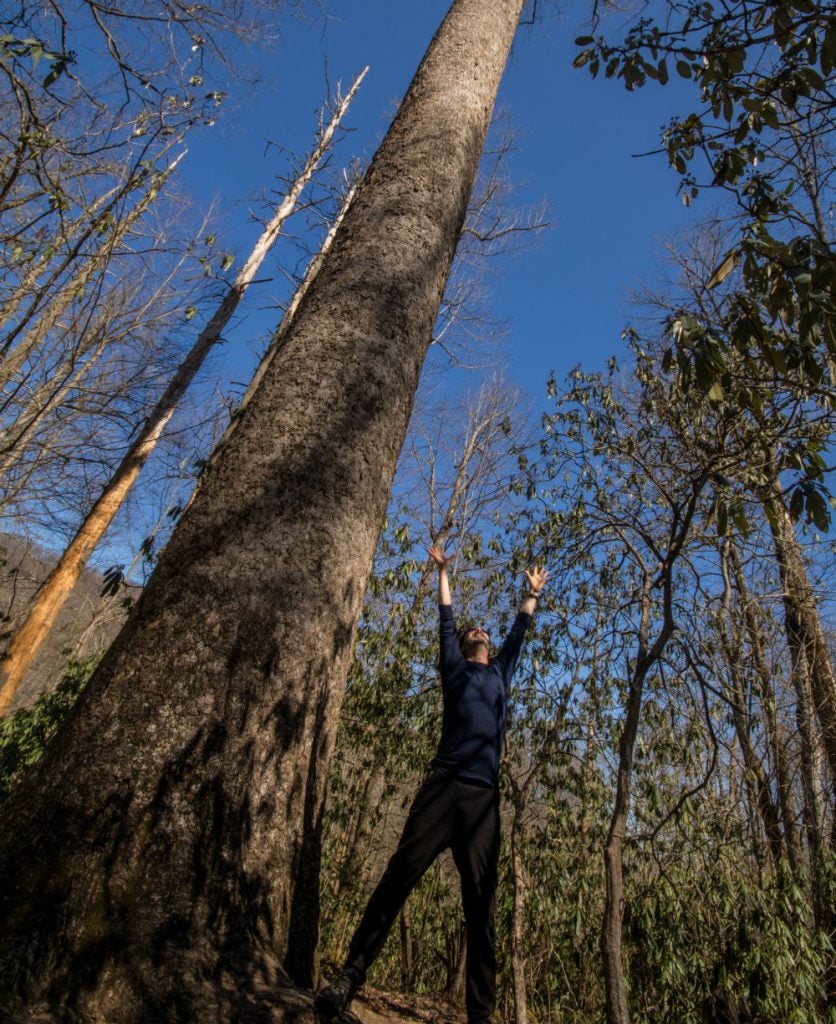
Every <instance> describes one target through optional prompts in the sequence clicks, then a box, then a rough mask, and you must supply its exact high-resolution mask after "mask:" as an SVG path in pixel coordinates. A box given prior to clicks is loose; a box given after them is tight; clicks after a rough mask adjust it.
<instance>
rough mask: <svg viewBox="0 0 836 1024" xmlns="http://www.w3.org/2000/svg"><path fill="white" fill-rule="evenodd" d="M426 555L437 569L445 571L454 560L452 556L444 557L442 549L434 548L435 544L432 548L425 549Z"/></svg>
mask: <svg viewBox="0 0 836 1024" xmlns="http://www.w3.org/2000/svg"><path fill="white" fill-rule="evenodd" d="M427 554H428V555H429V556H430V558H431V559H432V560H433V561H434V562H435V564H436V565H437V566H438V568H439V569H446V568H447V566H448V565H449V564H450V563H451V562H452V561H453V558H454V555H445V554H444V548H438V547H436V546H435V544H433V546H432V547H430V548H427Z"/></svg>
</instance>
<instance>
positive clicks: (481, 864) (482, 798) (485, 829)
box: [345, 771, 499, 1022]
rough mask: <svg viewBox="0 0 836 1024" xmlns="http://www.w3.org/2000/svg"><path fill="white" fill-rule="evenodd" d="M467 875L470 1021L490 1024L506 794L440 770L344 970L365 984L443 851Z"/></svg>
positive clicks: (424, 790) (423, 794)
mask: <svg viewBox="0 0 836 1024" xmlns="http://www.w3.org/2000/svg"><path fill="white" fill-rule="evenodd" d="M448 846H449V847H450V849H451V851H452V853H453V859H454V861H455V863H456V867H457V868H458V871H459V875H460V876H461V883H462V902H463V904H464V918H465V925H466V928H467V1017H468V1020H469V1021H471V1022H475V1021H482V1020H486V1019H487V1018H488V1017H490V1015H491V1014H492V1013H493V1011H494V1007H495V1006H496V951H495V946H496V932H495V929H494V904H495V894H496V867H497V860H498V858H499V795H498V792H497V791H496V790H495V789H489V788H487V787H485V786H478V785H474V784H473V783H469V782H461V781H459V780H458V779H454V778H449V777H447V776H445V775H444V774H443V773H442V772H440V771H434V772H432V773H431V774H430V776H429V777H428V778H427V780H426V782H425V783H424V784H423V786H422V787H421V789H420V790H419V791H418V794H417V796H416V797H415V800H414V801H413V803H412V807H411V809H410V811H409V817H408V818H407V820H406V825H405V826H404V830H403V835H402V836H401V841H400V842H399V843H398V848H397V850H395V852H394V854H393V855H392V859H391V860H390V861H389V865H388V867H387V868H386V871H385V872H384V875H383V878H381V880H380V882H379V883H378V885H377V888H376V889H375V891H374V892H373V893H372V897H371V899H370V900H369V903H368V906H367V907H366V912H365V913H364V914H363V918H362V920H361V921H360V925H359V927H358V928H357V931H356V932H355V933H354V938H353V939H352V940H351V945H350V946H349V949H348V958H347V959H346V962H345V970H346V971H349V972H351V973H352V974H353V975H354V977H355V978H356V979H357V981H358V983H359V984H362V983H363V982H364V981H365V979H366V972H367V971H368V969H369V968H370V967H371V965H372V963H373V962H374V960H375V958H376V957H377V955H378V953H379V952H380V950H381V949H382V948H383V943H384V942H385V941H386V936H387V935H388V934H389V929H390V928H391V927H392V924H393V922H394V920H395V918H396V917H397V915H398V911H399V910H400V909H401V907H402V906H403V904H404V901H405V900H406V898H407V896H408V895H409V894H410V892H412V890H413V889H414V888H415V886H416V885H417V884H418V882H419V880H420V879H421V876H422V875H423V874H424V872H425V871H426V870H427V868H428V867H429V866H430V864H432V862H433V861H434V860H435V858H436V857H437V856H438V855H439V854H440V853H441V851H442V850H444V849H446V848H447V847H448Z"/></svg>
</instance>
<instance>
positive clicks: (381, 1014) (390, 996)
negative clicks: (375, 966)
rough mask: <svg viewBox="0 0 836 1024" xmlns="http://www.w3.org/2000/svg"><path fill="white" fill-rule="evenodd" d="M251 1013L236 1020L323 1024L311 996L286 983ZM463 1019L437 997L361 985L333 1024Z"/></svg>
mask: <svg viewBox="0 0 836 1024" xmlns="http://www.w3.org/2000/svg"><path fill="white" fill-rule="evenodd" d="M252 1011H253V1012H252V1013H251V1015H250V1014H246V1015H244V1016H241V1017H240V1018H239V1021H240V1022H241V1024H245V1022H246V1024H324V1021H323V1018H321V1017H319V1016H318V1015H317V1014H316V1013H315V1012H314V1008H313V995H312V993H311V992H309V991H307V990H305V989H300V988H297V987H296V986H294V985H293V984H291V983H289V982H288V983H287V984H284V985H282V984H279V985H276V986H274V987H272V989H271V991H270V994H269V997H268V998H267V999H265V1001H264V1003H262V1004H261V1005H260V1006H258V1007H256V1006H252ZM463 1017H464V1015H463V1014H460V1013H457V1012H456V1010H455V1009H454V1008H453V1007H452V1006H450V1004H449V1003H447V1002H445V1001H444V1000H443V999H441V998H439V997H433V996H416V995H400V994H398V993H393V992H379V991H377V990H376V989H372V988H369V987H368V986H367V985H364V986H363V989H362V990H361V992H360V993H359V994H358V995H357V996H355V998H354V1000H353V1002H352V1003H351V1009H350V1010H349V1011H346V1012H345V1013H342V1014H341V1015H340V1016H339V1017H338V1018H336V1020H335V1022H334V1024H461V1022H462V1020H463ZM236 1024H238V1021H236Z"/></svg>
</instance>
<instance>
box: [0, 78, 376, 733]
mask: <svg viewBox="0 0 836 1024" xmlns="http://www.w3.org/2000/svg"><path fill="white" fill-rule="evenodd" d="M367 70H368V69H365V70H364V71H363V72H361V74H360V75H359V76H358V77H357V79H356V80H355V81H354V84H353V85H352V87H351V89H350V90H349V91H348V93H347V94H346V95H345V96H344V97H340V96H338V97H337V99H336V101H335V105H334V111H333V116H332V117H331V120H330V122H329V123H328V124H327V125H323V126H322V127H321V129H320V132H319V135H318V138H317V140H316V144H315V146H314V148H313V150H312V152H311V154H310V155H309V157H308V158H307V160H306V161H305V165H304V167H303V169H302V171H301V173H300V174H299V176H298V177H297V178H296V180H295V181H294V182H293V184H292V186H291V188H290V190H289V191H288V193H287V195H286V196H285V198H284V200H283V201H282V202H281V203H280V204H279V206H278V207H277V208H276V210H275V212H274V214H273V216H272V217H271V219H270V221H269V223H268V224H267V226H266V227H265V228H264V230H263V231H262V233H261V236H260V238H259V239H258V241H257V242H256V244H255V246H254V247H253V249H252V252H251V253H250V255H249V257H248V258H247V260H246V261H245V263H244V265H243V266H242V267H241V269H240V270H239V271H238V273H237V274H236V276H235V280H234V281H233V283H232V285H231V286H230V288H229V290H228V291H227V293H226V295H225V296H224V297H223V299H222V300H221V303H220V305H219V306H218V307H217V309H216V310H215V312H214V313H213V314H212V316H211V317H210V319H209V322H208V323H207V325H206V327H204V329H203V330H202V331H201V332H200V334H199V335H198V337H197V340H196V341H195V343H194V345H193V346H192V348H191V349H190V350H189V352H188V354H187V355H186V357H185V359H184V360H183V362H182V363H181V364H180V366H179V367H178V368H177V371H176V372H175V374H174V376H173V377H172V379H171V381H170V383H169V385H168V387H167V388H166V389H165V391H164V392H163V394H162V396H161V397H160V399H159V401H158V402H157V403H156V405H155V406H154V408H153V409H152V410H151V411H150V413H149V414H148V418H147V419H146V421H145V424H144V426H143V427H142V429H141V430H140V431H139V433H138V434H137V436H136V438H135V440H134V441H133V443H132V444H131V447H130V448H129V450H128V451H127V452H126V453H125V455H124V457H123V459H122V461H121V462H120V464H119V466H118V467H117V469H116V471H115V473H114V474H113V476H112V477H111V478H110V480H109V481H108V482H107V484H106V485H105V487H104V489H103V491H102V493H101V495H100V497H99V498H98V500H97V501H96V503H95V504H94V505H93V507H92V509H91V510H90V512H89V513H88V514H87V515H86V516H85V518H84V521H83V522H82V523H81V525H80V526H79V528H78V531H77V532H76V535H75V537H73V539H72V541H71V542H70V544H69V545H68V546H67V548H66V550H65V551H64V553H63V555H62V556H61V558H60V559H59V561H58V564H57V565H56V566H55V568H54V570H53V571H52V572H51V573H50V575H49V577H48V578H47V579H46V580H45V581H44V583H43V585H42V586H41V587H40V589H39V590H38V593H37V595H36V596H35V599H34V601H33V603H32V605H31V607H30V608H29V611H28V613H27V615H26V618H25V619H24V620H23V622H22V623H21V624H20V626H19V628H18V630H17V632H16V634H15V636H14V638H13V639H12V641H11V643H10V644H9V646H8V648H7V649H6V653H5V655H4V658H3V662H2V666H0V684H2V689H1V690H0V715H2V714H4V713H5V712H6V711H7V709H8V708H9V706H10V705H11V702H12V700H13V698H14V695H15V692H16V691H17V688H18V687H19V686H20V683H21V681H22V680H23V677H24V675H25V673H26V670H27V668H28V667H29V665H30V664H31V663H32V660H33V658H34V657H35V656H36V654H37V652H38V649H39V648H40V645H41V644H42V643H43V641H44V639H45V638H46V636H47V634H48V633H49V630H50V627H51V625H52V623H53V622H54V621H55V617H56V615H57V614H58V612H59V611H60V609H61V606H62V605H63V603H64V601H65V600H66V598H67V595H68V594H69V592H70V590H71V589H72V587H73V585H74V584H75V582H76V580H77V579H78V577H79V575H80V574H81V572H82V571H83V569H84V567H85V565H86V564H87V560H88V558H89V557H90V555H91V554H92V552H93V549H94V548H95V547H96V545H97V544H98V542H99V540H100V539H101V538H102V536H103V535H104V533H105V531H106V530H107V528H108V526H110V524H111V522H112V521H113V518H114V516H115V515H116V513H117V512H118V510H119V508H120V507H121V505H122V503H123V501H124V500H125V498H126V496H127V494H128V492H129V491H130V489H131V487H132V486H133V484H134V481H135V480H136V478H137V477H138V476H139V473H140V470H141V469H142V467H143V466H144V465H145V463H146V462H147V461H148V459H149V457H150V456H151V453H152V452H153V450H154V448H155V447H156V445H157V442H158V441H159V439H160V437H161V436H162V433H163V430H164V429H165V427H166V424H167V423H168V421H169V420H170V419H171V417H172V415H173V414H174V411H175V409H176V408H177V406H178V404H179V403H180V401H181V400H182V398H183V395H184V394H185V392H186V390H187V389H188V387H189V385H190V384H191V382H192V381H193V380H194V377H195V375H196V374H197V372H198V371H199V370H200V368H201V366H202V365H203V362H204V360H205V359H206V357H207V355H208V354H209V352H210V350H211V349H212V347H213V346H214V345H215V344H216V343H217V341H218V339H219V338H220V337H221V334H222V333H223V331H224V330H225V329H226V327H227V325H228V324H229V322H230V320H231V319H232V316H233V315H234V313H235V310H236V309H237V308H238V305H239V303H240V301H241V299H242V298H243V296H244V292H245V291H246V289H247V288H248V287H249V286H250V284H252V282H253V281H254V280H255V276H256V274H257V272H258V269H259V267H260V266H261V264H262V263H263V261H264V258H265V257H266V256H267V254H268V253H269V252H270V250H271V248H272V247H273V244H274V243H275V241H276V239H277V238H278V236H279V232H280V231H281V229H282V226H283V225H284V223H285V221H286V220H287V219H288V217H289V216H290V215H291V213H292V212H293V210H294V209H295V207H296V204H297V202H298V200H299V197H300V196H301V194H302V192H303V190H304V188H305V186H306V185H307V184H308V182H309V181H310V179H311V177H312V176H313V174H314V172H315V170H316V168H317V167H318V166H319V164H320V162H321V161H322V159H323V157H324V156H325V154H326V153H327V152H328V150H329V148H330V146H331V142H332V140H333V137H334V133H335V132H336V131H337V128H338V127H339V124H340V121H341V120H342V118H343V116H344V115H345V112H346V110H348V107H349V105H350V103H351V100H352V99H353V98H354V95H355V93H356V92H357V90H358V89H359V88H360V84H361V82H362V80H363V78H364V77H365V74H366V71H367Z"/></svg>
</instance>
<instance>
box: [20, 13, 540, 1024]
mask: <svg viewBox="0 0 836 1024" xmlns="http://www.w3.org/2000/svg"><path fill="white" fill-rule="evenodd" d="M521 7H522V0H456V2H455V3H454V4H453V6H452V8H451V10H450V13H449V14H448V16H447V18H446V19H445V21H444V23H443V25H442V27H441V29H440V30H439V32H438V33H437V35H436V37H435V39H434V40H433V43H432V45H431V47H430V49H429V51H428V53H427V55H426V57H425V59H424V61H423V62H422V64H421V67H420V68H419V70H418V73H417V75H416V77H415V79H414V81H413V83H412V85H411V87H410V90H409V92H408V94H407V96H406V98H405V100H404V102H403V104H402V105H401V109H400V111H399V113H398V115H397V117H396V119H395V121H394V123H393V125H392V127H391V129H390V131H389V133H388V134H387V137H386V139H385V140H384V142H383V143H382V145H381V148H380V150H379V151H378V154H377V156H376V158H375V160H374V161H373V163H372V166H371V168H370V169H369V172H368V174H367V176H366V180H365V182H364V184H363V186H362V187H361V189H360V191H359V192H358V195H357V197H356V198H355V200H354V202H353V203H352V205H351V208H350V209H349V211H348V213H347V214H346V217H345V220H344V221H343V225H342V228H341V230H340V231H339V233H338V236H337V238H336V239H335V240H334V245H333V248H332V250H331V253H330V255H329V258H328V259H327V260H326V261H325V263H324V265H323V267H322V269H321V270H320V272H319V274H318V275H317V278H316V280H315V281H314V283H313V284H312V286H311V288H310V290H309V292H308V294H307V296H306V297H305V299H304V301H303V302H302V303H301V305H300V307H299V311H298V313H297V316H296V318H295V320H294V323H293V325H292V326H291V328H290V330H289V332H288V335H287V337H286V338H285V340H284V344H283V345H282V349H281V352H280V353H278V354H277V356H276V358H275V359H274V360H272V362H271V364H270V366H269V368H268V370H267V372H266V373H265V375H264V379H263V381H262V384H261V387H260V388H259V390H258V392H257V393H256V394H255V395H254V396H253V398H252V400H251V401H250V402H249V404H248V405H247V408H246V409H245V410H244V413H243V415H242V417H241V422H240V424H239V426H238V427H237V428H236V430H235V431H234V433H233V434H232V436H231V437H230V438H229V441H228V443H227V445H226V446H225V448H224V450H223V451H222V452H221V455H220V457H219V458H218V459H217V460H216V461H215V462H213V464H212V467H211V470H210V471H209V476H208V479H207V480H206V481H205V482H204V483H203V485H202V486H201V488H200V490H199V492H198V494H197V496H196V498H195V500H194V501H193V502H192V504H191V505H190V507H189V509H188V510H187V512H186V513H185V514H184V516H183V518H182V519H181V521H180V523H179V524H178V526H177V529H176V530H175V532H174V535H173V536H172V538H171V540H170V542H169V544H168V545H167V546H166V548H165V550H164V552H163V554H162V556H161V558H160V561H159V563H158V565H157V569H156V571H155V573H154V575H153V577H152V579H151V581H150V582H149V585H148V587H147V588H146V590H145V592H144V594H143V596H142V598H141V600H140V601H139V603H138V605H137V607H136V609H135V612H134V614H133V615H132V617H131V620H130V621H129V623H128V624H127V625H126V627H125V629H124V630H123V631H122V633H121V634H120V636H119V637H118V638H117V640H116V642H115V643H114V645H113V646H112V648H111V649H110V651H109V652H108V654H107V655H106V656H105V659H104V661H103V663H102V665H101V666H100V668H99V670H98V671H97V673H96V675H95V676H94V678H93V680H92V681H91V683H90V685H89V687H88V689H87V690H86V691H85V693H84V694H83V695H82V698H81V700H80V702H79V704H78V705H76V707H75V708H74V709H73V712H72V713H71V715H70V717H69V719H68V720H67V722H66V723H65V726H64V728H63V729H62V730H61V731H60V732H59V734H58V735H57V736H56V738H55V740H54V742H53V744H52V745H51V746H50V748H49V750H48V751H47V753H46V755H45V757H44V759H43V761H42V762H41V764H40V765H39V766H38V767H37V768H36V769H35V771H34V772H33V773H32V774H31V775H30V776H29V777H28V778H27V779H26V780H24V782H23V783H22V785H21V786H20V787H19V789H18V790H17V792H16V793H15V794H14V795H13V796H12V798H11V801H10V804H9V805H8V811H7V814H6V820H5V822H4V824H5V826H6V827H5V829H4V831H3V834H2V836H0V875H2V877H3V880H4V886H3V892H2V897H1V898H2V906H0V911H2V912H1V913H0V918H2V919H3V920H4V922H5V924H4V926H3V931H2V936H0V956H2V958H3V966H4V970H3V971H2V973H1V974H0V986H2V988H3V990H5V993H6V1000H7V1002H8V995H9V994H10V992H12V991H14V992H16V993H17V994H18V996H19V997H20V1002H21V1003H22V1005H23V1006H24V1007H26V1006H32V1005H34V1004H36V1003H37V1002H39V1001H43V1000H46V1001H52V1002H53V1003H62V1004H66V1005H70V1006H74V1007H75V1008H77V1009H79V1010H81V1011H83V1012H85V1013H87V1014H88V1016H90V1017H91V1018H92V1019H93V1020H96V1021H104V1020H106V1021H108V1024H122V1022H126V1024H127V1022H134V1021H139V1020H143V1021H148V1020H152V1019H153V1020H160V1021H165V1020H173V1019H175V1017H176V1018H177V1019H180V1020H182V1019H207V1020H208V1019H212V1020H226V1019H236V1018H235V1014H236V1012H238V1011H239V1010H240V1007H241V1006H242V1005H244V1003H245V1001H246V1000H247V998H248V997H250V996H251V995H252V993H253V992H254V990H255V988H256V986H257V982H258V978H259V977H262V976H264V975H265V974H269V971H270V969H271V965H274V964H275V957H276V956H278V957H279V958H280V959H282V960H284V963H285V964H286V965H287V967H288V969H289V971H290V973H291V974H292V975H293V976H294V977H295V978H296V979H298V980H300V981H309V980H310V978H311V977H312V975H313V973H314V970H315V963H314V950H315V947H316V940H317V931H318V914H317V907H318V889H319V861H320V842H321V819H322V810H323V795H324V783H325V778H326V774H327V770H328V765H329V759H330V754H331V750H332V747H333V740H334V733H335V726H336V721H337V716H338V714H339V709H340V703H341V700H342V693H343V686H344V679H345V676H346V673H347V670H348V666H349V663H350V660H351V657H352V653H353V640H354V632H355V628H356V623H357V619H358V617H359V614H360V611H361V607H362V601H363V594H364V590H365V585H366V581H367V578H368V574H369V570H370V567H371V561H372V555H373V552H374V546H375V543H376V539H377V535H378V532H379V529H380V525H381V523H382V521H383V518H384V515H385V511H386V503H387V497H388V492H389V488H390V486H391V482H392V477H393V474H394V470H395V464H396V460H397V456H398V451H399V449H400V446H401V444H402V441H403V437H404V434H405V431H406V426H407V422H408V419H409V414H410V411H411V408H412V401H413V396H414V394H415V390H416V387H417V384H418V378H419V374H420V370H421V366H422V364H423V360H424V356H425V353H426V350H427V347H428V345H429V343H430V340H431V337H432V326H433V321H434V319H435V316H436V313H437V310H438V306H439V302H440V299H441V295H442V293H443V290H444V285H445V281H446V278H447V274H448V271H449V267H450V263H451V261H452V259H453V255H454V251H455V246H456V241H457V238H458V234H459V231H460V229H461V225H462V223H463V219H464V215H465V211H466V208H467V201H468V196H469V193H470V190H471V188H472V184H473V180H474V178H475V175H476V170H477V166H478V162H479V156H480V152H481V149H482V145H483V142H484V137H485V132H486V130H487V127H488V123H489V120H490V114H491V109H492V105H493V101H494V97H495V94H496V90H497V87H498V84H499V79H500V77H501V74H502V70H503V68H504V65H505V62H506V59H507V55H508V52H509V49H510V46H511V42H512V40H513V37H514V32H515V29H516V25H517V21H518V18H519V14H520V10H521ZM224 977H225V978H228V979H231V980H230V981H229V982H228V983H224V982H223V980H222V979H223V978H224ZM218 979H220V980H218ZM237 1019H240V1016H239V1017H238V1018H237Z"/></svg>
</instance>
